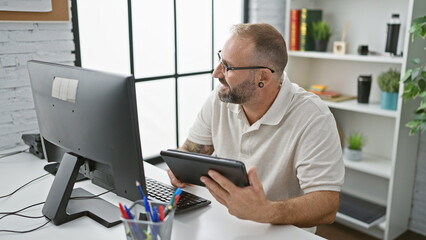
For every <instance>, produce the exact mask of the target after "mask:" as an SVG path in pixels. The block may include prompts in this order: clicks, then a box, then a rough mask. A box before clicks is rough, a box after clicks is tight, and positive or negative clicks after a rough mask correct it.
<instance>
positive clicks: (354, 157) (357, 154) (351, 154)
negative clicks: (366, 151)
mask: <svg viewBox="0 0 426 240" xmlns="http://www.w3.org/2000/svg"><path fill="white" fill-rule="evenodd" d="M344 157H345V159H347V160H351V161H359V160H361V158H362V151H361V150H353V149H349V148H347V147H345V150H344Z"/></svg>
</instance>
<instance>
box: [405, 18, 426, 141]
mask: <svg viewBox="0 0 426 240" xmlns="http://www.w3.org/2000/svg"><path fill="white" fill-rule="evenodd" d="M425 28H426V15H425V16H423V17H420V18H416V19H414V20H413V26H411V28H410V30H409V31H410V33H412V36H411V41H412V42H414V40H415V39H416V38H418V37H421V38H422V39H423V41H424V40H426V31H425ZM417 41H419V40H417ZM420 41H421V40H420ZM418 43H419V42H417V44H418ZM420 44H422V43H420ZM424 44H425V43H424V42H423V45H424ZM424 50H426V48H425V49H424ZM424 54H425V52H424V51H423V52H419V55H423V56H424ZM420 59H421V58H415V59H413V60H412V61H411V63H412V65H411V66H412V68H410V69H408V70H407V71H406V72H405V75H404V77H403V78H402V81H403V82H404V84H405V86H404V92H403V94H402V97H403V98H404V101H407V100H408V99H416V98H417V97H419V98H420V99H421V101H419V102H420V103H419V107H418V108H417V109H416V111H415V113H414V114H415V117H414V119H412V120H411V121H410V122H408V123H407V127H409V128H411V130H410V135H414V134H416V133H418V132H419V131H420V133H423V132H424V131H425V130H426V64H425V63H424V62H422V61H421V60H420ZM423 59H424V57H423Z"/></svg>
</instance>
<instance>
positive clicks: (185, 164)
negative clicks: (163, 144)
mask: <svg viewBox="0 0 426 240" xmlns="http://www.w3.org/2000/svg"><path fill="white" fill-rule="evenodd" d="M160 155H161V157H162V158H163V160H164V161H165V162H166V163H167V166H169V168H170V170H172V172H173V174H174V175H175V176H176V178H177V179H179V181H181V182H183V183H191V184H196V185H200V186H205V185H204V183H202V182H201V181H200V177H201V176H208V174H207V172H208V171H209V170H210V169H212V170H215V171H217V172H219V173H220V174H222V175H223V176H225V177H226V178H227V179H229V180H230V181H232V182H233V183H234V184H235V185H236V186H239V187H245V186H248V185H250V184H249V180H248V176H247V171H246V167H245V165H244V163H243V162H241V161H237V160H231V159H226V158H218V157H213V156H210V155H205V154H200V153H192V152H183V151H178V150H172V149H168V150H165V151H161V152H160Z"/></svg>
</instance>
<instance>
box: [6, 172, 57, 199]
mask: <svg viewBox="0 0 426 240" xmlns="http://www.w3.org/2000/svg"><path fill="white" fill-rule="evenodd" d="M49 174H50V173H46V174H44V175H41V176H40V177H37V178H34V179H33V180H31V181H29V182H27V183H25V184H24V185H22V186H20V187H19V188H18V189H16V190H15V191H13V192H12V193H9V194H7V195H4V196H0V199H2V198H5V197H10V196H12V195H13V194H15V193H16V192H17V191H19V190H21V189H22V188H23V187H25V186H27V185H28V184H30V183H32V182H34V181H36V180H38V179H40V178H42V177H45V176H47V175H49Z"/></svg>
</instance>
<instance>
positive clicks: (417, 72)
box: [411, 60, 420, 81]
mask: <svg viewBox="0 0 426 240" xmlns="http://www.w3.org/2000/svg"><path fill="white" fill-rule="evenodd" d="M419 61H420V60H419ZM419 72H420V68H419V67H418V68H415V69H414V70H413V73H412V74H411V80H412V81H414V80H415V79H416V78H417V76H419Z"/></svg>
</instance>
